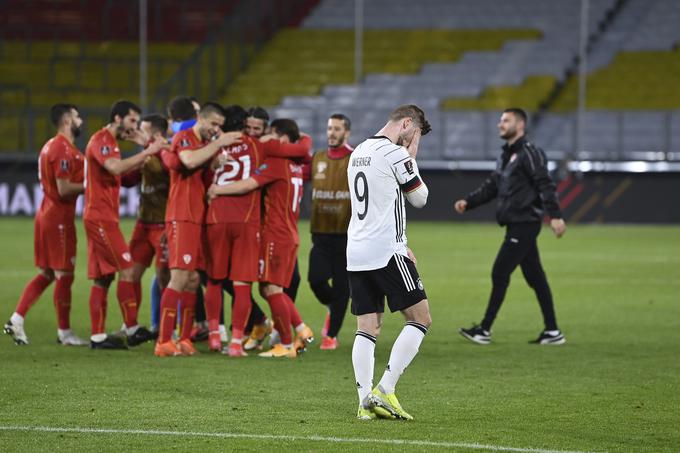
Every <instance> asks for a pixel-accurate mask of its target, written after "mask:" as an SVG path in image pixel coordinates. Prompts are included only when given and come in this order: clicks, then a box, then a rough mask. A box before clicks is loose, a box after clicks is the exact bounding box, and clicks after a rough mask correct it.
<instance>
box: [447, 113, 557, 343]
mask: <svg viewBox="0 0 680 453" xmlns="http://www.w3.org/2000/svg"><path fill="white" fill-rule="evenodd" d="M526 124H527V115H526V113H525V112H524V111H523V110H522V109H518V108H511V109H507V110H505V111H504V112H503V115H502V116H501V120H500V122H499V123H498V129H499V131H500V137H501V138H502V139H504V140H507V143H506V144H505V145H504V146H503V153H502V154H501V156H500V157H499V159H498V162H497V165H496V170H495V171H494V172H493V173H492V174H491V176H490V177H489V178H488V179H487V180H486V181H484V183H483V184H482V185H481V186H480V187H479V188H478V189H477V190H475V191H474V192H471V193H470V194H468V196H467V197H465V198H464V199H462V200H458V201H456V203H455V205H454V207H455V210H456V211H457V212H458V213H460V214H462V213H464V212H465V211H467V210H470V209H474V208H476V207H477V206H480V205H482V204H484V203H486V202H488V201H491V200H492V199H494V198H497V199H498V201H497V205H496V220H497V221H498V223H499V224H500V225H501V226H505V227H506V233H505V240H504V241H503V245H501V248H500V250H499V252H498V255H497V256H496V261H495V262H494V265H493V270H492V273H491V279H492V282H493V288H492V290H491V296H490V297H489V304H488V306H487V308H486V313H485V315H484V319H483V320H482V323H481V325H473V326H472V327H471V328H469V329H460V331H459V332H460V334H461V335H462V336H463V337H465V338H467V339H468V340H470V341H472V342H474V343H477V344H489V343H490V342H491V325H492V324H493V322H494V320H495V319H496V315H497V313H498V310H499V309H500V307H501V304H502V303H503V299H504V297H505V292H506V290H507V289H508V285H509V284H510V275H511V274H512V272H513V271H514V270H515V268H516V267H517V266H518V265H519V266H520V267H521V269H522V273H523V274H524V279H525V280H526V281H527V283H528V284H529V286H530V287H531V288H533V290H534V291H535V292H536V298H537V299H538V303H539V304H540V306H541V312H542V313H543V321H544V323H545V329H544V330H543V332H541V334H540V335H539V337H538V338H537V339H536V340H534V341H532V342H531V343H537V344H564V342H565V338H564V335H563V334H562V332H561V331H560V330H559V328H558V327H557V321H556V320H555V309H554V306H553V299H552V294H551V292H550V286H549V285H548V280H547V279H546V277H545V273H544V272H543V266H542V265H541V259H540V257H539V254H538V247H537V244H536V238H537V237H538V234H539V233H540V231H541V221H542V219H543V215H544V212H545V213H547V214H548V216H549V217H550V219H551V220H550V227H551V228H552V230H553V231H554V233H555V235H556V236H557V237H558V238H560V237H561V236H562V235H563V234H564V231H565V229H566V226H565V223H564V220H563V219H562V212H561V211H560V206H559V202H558V200H557V194H556V192H555V184H554V183H553V181H552V179H550V175H549V174H548V167H547V164H548V161H547V159H546V156H545V153H544V152H543V150H541V149H540V148H537V147H536V146H535V145H534V144H533V143H532V142H531V141H529V140H528V139H527V137H526V135H525V129H526Z"/></svg>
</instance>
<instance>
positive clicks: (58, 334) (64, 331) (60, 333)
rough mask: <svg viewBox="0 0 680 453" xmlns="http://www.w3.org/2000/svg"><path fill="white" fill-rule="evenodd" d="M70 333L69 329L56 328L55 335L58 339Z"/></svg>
mask: <svg viewBox="0 0 680 453" xmlns="http://www.w3.org/2000/svg"><path fill="white" fill-rule="evenodd" d="M70 334H71V329H64V330H62V329H57V337H59V338H60V339H62V338H64V337H65V336H67V335H70Z"/></svg>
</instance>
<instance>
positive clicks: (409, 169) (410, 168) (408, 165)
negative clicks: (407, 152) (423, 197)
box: [404, 159, 415, 175]
mask: <svg viewBox="0 0 680 453" xmlns="http://www.w3.org/2000/svg"><path fill="white" fill-rule="evenodd" d="M404 167H405V168H406V171H407V172H408V174H409V175H412V174H414V173H415V170H413V161H411V160H410V159H409V160H407V161H406V162H404Z"/></svg>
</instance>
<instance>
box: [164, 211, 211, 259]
mask: <svg viewBox="0 0 680 453" xmlns="http://www.w3.org/2000/svg"><path fill="white" fill-rule="evenodd" d="M165 234H166V236H167V238H168V267H169V268H170V269H182V270H185V271H195V270H197V269H203V267H204V266H203V253H202V252H203V250H202V249H203V242H202V241H203V227H202V226H201V225H200V224H198V223H192V222H182V221H172V222H168V223H167V224H166V226H165Z"/></svg>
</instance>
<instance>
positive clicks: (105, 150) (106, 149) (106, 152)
mask: <svg viewBox="0 0 680 453" xmlns="http://www.w3.org/2000/svg"><path fill="white" fill-rule="evenodd" d="M101 152H102V156H108V155H109V153H111V148H109V147H108V146H102V149H101Z"/></svg>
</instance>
